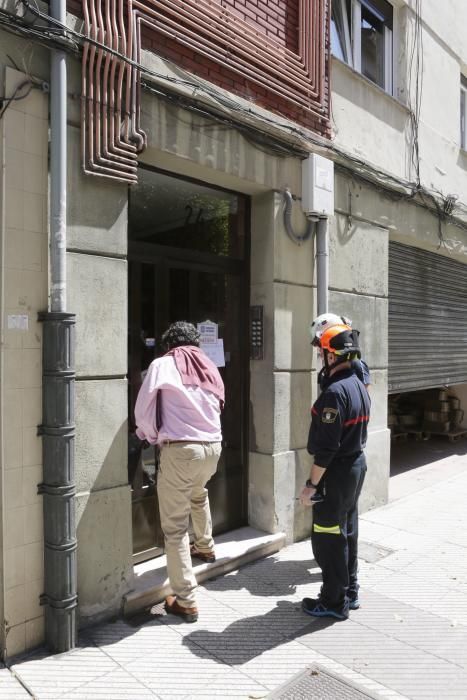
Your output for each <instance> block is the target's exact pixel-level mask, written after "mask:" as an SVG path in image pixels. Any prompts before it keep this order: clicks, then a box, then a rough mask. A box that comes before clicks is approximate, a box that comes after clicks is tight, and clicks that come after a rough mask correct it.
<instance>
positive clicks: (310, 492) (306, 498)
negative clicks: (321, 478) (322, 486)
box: [299, 486, 316, 508]
mask: <svg viewBox="0 0 467 700" xmlns="http://www.w3.org/2000/svg"><path fill="white" fill-rule="evenodd" d="M315 493H316V489H314V488H310V489H309V488H307V487H306V486H305V487H304V488H303V489H302V492H301V494H300V498H299V500H300V503H301V504H302V506H305V507H306V508H309V507H310V506H312V505H313V501H312V500H311V498H313V496H314V495H315Z"/></svg>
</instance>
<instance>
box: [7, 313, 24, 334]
mask: <svg viewBox="0 0 467 700" xmlns="http://www.w3.org/2000/svg"><path fill="white" fill-rule="evenodd" d="M8 328H9V329H11V330H17V331H27V330H28V328H29V316H26V315H18V316H17V315H12V316H10V315H9V316H8Z"/></svg>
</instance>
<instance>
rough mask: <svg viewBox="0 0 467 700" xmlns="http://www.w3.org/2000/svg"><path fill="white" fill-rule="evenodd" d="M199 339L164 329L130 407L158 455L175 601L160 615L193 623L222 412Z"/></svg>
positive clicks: (217, 380) (208, 557)
mask: <svg viewBox="0 0 467 700" xmlns="http://www.w3.org/2000/svg"><path fill="white" fill-rule="evenodd" d="M199 338H200V336H199V333H198V331H197V330H196V328H195V327H194V326H193V325H192V324H191V323H187V322H185V321H178V322H177V323H173V324H172V325H171V326H170V328H169V329H168V330H167V331H166V332H165V333H164V335H163V336H162V343H163V345H164V346H165V347H166V348H167V353H166V354H165V355H164V356H163V357H160V358H158V359H157V360H154V361H153V362H152V363H151V365H150V366H149V369H148V371H147V374H146V377H145V379H144V382H143V385H142V387H141V389H140V391H139V394H138V398H137V401H136V406H135V419H136V425H137V430H136V434H137V435H138V437H139V438H140V439H141V440H147V441H148V442H149V443H151V444H157V445H159V447H160V449H161V455H160V468H159V473H158V479H157V496H158V499H159V510H160V516H161V526H162V531H163V532H164V538H165V550H166V555H167V572H168V576H169V581H170V585H171V588H172V591H173V593H174V595H173V596H169V597H168V598H167V599H166V602H165V607H166V610H167V612H168V613H172V614H173V615H178V616H179V617H181V618H183V619H184V620H185V621H186V622H196V620H197V619H198V608H197V606H196V597H195V589H196V586H197V583H196V578H195V576H194V574H193V568H192V565H191V557H197V558H198V559H201V560H202V561H205V562H213V561H215V558H216V557H215V554H214V540H213V538H212V522H211V512H210V508H209V497H208V491H207V489H206V484H207V482H208V481H209V479H210V478H211V477H212V476H213V474H215V472H216V469H217V463H218V461H219V457H220V454H221V440H222V433H221V424H220V413H221V409H222V407H223V405H224V384H223V382H222V378H221V376H220V374H219V371H218V369H217V367H216V366H215V365H214V364H213V362H212V361H211V360H210V359H209V358H208V357H207V356H206V355H205V354H204V353H203V351H202V350H201V349H200V348H199ZM190 514H191V520H192V524H193V532H194V544H193V545H192V547H191V549H190V541H189V536H188V524H189V517H190Z"/></svg>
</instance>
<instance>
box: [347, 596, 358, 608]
mask: <svg viewBox="0 0 467 700" xmlns="http://www.w3.org/2000/svg"><path fill="white" fill-rule="evenodd" d="M359 607H360V601H359V599H358V597H357V598H350V599H349V610H358V608H359Z"/></svg>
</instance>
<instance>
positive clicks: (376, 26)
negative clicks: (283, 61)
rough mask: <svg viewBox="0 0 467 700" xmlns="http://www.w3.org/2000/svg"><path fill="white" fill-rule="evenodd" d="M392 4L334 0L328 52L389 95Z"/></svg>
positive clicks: (383, 0) (365, 0)
mask: <svg viewBox="0 0 467 700" xmlns="http://www.w3.org/2000/svg"><path fill="white" fill-rule="evenodd" d="M392 14H393V12H392V5H390V4H389V2H386V0H334V1H333V3H332V15H331V51H332V53H333V55H334V56H336V57H337V58H339V59H340V60H341V61H345V63H348V65H349V66H351V67H352V68H354V69H355V70H356V71H358V72H359V73H361V74H362V75H364V76H365V77H366V78H368V79H369V80H371V81H372V82H373V83H376V85H379V86H380V87H382V88H383V89H384V90H386V92H389V93H391V94H392Z"/></svg>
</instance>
